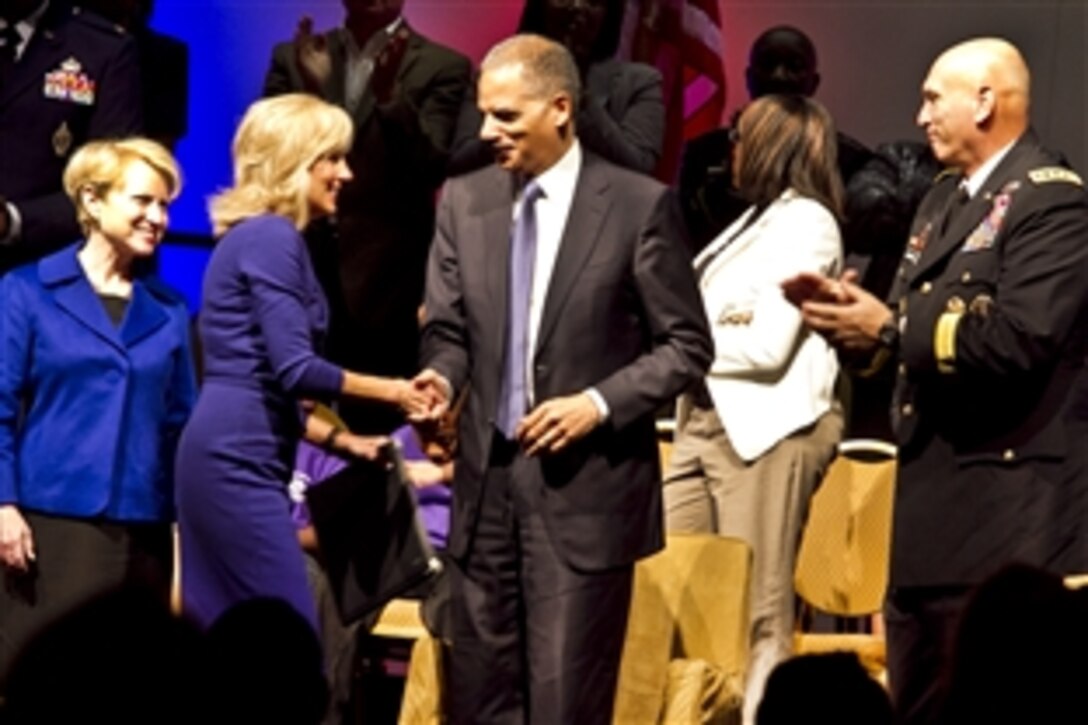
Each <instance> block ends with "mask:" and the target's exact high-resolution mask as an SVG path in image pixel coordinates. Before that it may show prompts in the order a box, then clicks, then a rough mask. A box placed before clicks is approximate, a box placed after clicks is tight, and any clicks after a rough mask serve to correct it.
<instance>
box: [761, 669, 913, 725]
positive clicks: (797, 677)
mask: <svg viewBox="0 0 1088 725" xmlns="http://www.w3.org/2000/svg"><path fill="white" fill-rule="evenodd" d="M803 722H813V723H835V724H836V725H890V724H891V722H892V706H891V702H890V701H889V699H888V694H887V693H886V692H885V691H884V688H883V687H882V686H881V685H880V684H879V683H878V682H877V681H876V680H874V679H873V678H872V677H871V676H870V675H869V673H868V672H866V671H865V668H864V667H862V665H861V662H860V661H859V660H858V657H857V655H856V654H854V653H853V652H831V653H827V654H811V655H802V656H800V657H794V658H793V659H790V660H786V661H785V662H782V663H781V664H779V665H778V666H777V667H775V668H774V671H772V672H771V676H770V677H769V678H768V679H767V687H766V689H765V690H764V691H763V700H762V701H761V702H760V703H759V709H758V710H757V711H756V725H795V724H796V723H803Z"/></svg>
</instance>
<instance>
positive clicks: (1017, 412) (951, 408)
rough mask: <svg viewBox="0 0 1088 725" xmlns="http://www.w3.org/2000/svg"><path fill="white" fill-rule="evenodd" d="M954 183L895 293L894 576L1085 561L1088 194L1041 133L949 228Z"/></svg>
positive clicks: (912, 580)
mask: <svg viewBox="0 0 1088 725" xmlns="http://www.w3.org/2000/svg"><path fill="white" fill-rule="evenodd" d="M958 182H959V177H950V178H946V179H944V180H942V181H941V182H940V183H939V184H938V185H937V186H936V187H935V188H934V189H933V191H932V192H930V194H929V195H928V196H927V197H926V198H925V200H924V201H923V202H922V205H921V206H920V207H919V210H918V214H917V216H916V218H915V221H914V224H913V228H912V234H911V239H910V241H909V242H908V245H907V251H906V253H905V255H904V261H903V264H902V266H901V267H900V270H899V275H898V279H897V281H896V285H895V287H894V288H893V290H892V297H891V299H892V300H893V305H894V306H895V307H896V308H897V309H898V311H899V314H900V319H901V325H902V326H903V328H902V329H903V333H902V336H901V341H900V349H899V360H900V363H901V364H900V365H899V369H898V378H899V379H898V381H897V386H896V394H895V406H894V412H893V424H894V426H893V427H894V428H895V431H896V435H897V439H898V443H899V447H900V469H899V470H900V473H899V485H898V487H897V490H896V503H895V524H894V539H893V552H892V570H891V574H892V584H893V585H895V586H918V585H944V584H957V585H958V584H970V583H973V582H977V581H979V580H981V579H982V578H984V577H985V576H987V575H988V574H990V573H992V572H993V571H995V570H996V569H997V568H999V567H1000V566H1001V565H1003V564H1005V563H1008V562H1010V561H1013V560H1019V561H1023V562H1026V563H1030V564H1036V565H1040V566H1047V567H1051V568H1055V569H1058V570H1063V569H1071V568H1079V567H1080V566H1083V562H1082V561H1073V560H1071V559H1070V556H1069V555H1070V554H1074V553H1077V554H1078V555H1077V556H1076V557H1075V558H1076V559H1079V558H1080V557H1079V553H1078V552H1079V548H1080V546H1081V545H1082V540H1081V539H1080V536H1081V533H1080V532H1081V529H1082V528H1083V527H1084V522H1085V519H1086V518H1088V511H1086V510H1085V507H1084V503H1085V499H1086V498H1088V497H1086V495H1085V491H1086V490H1088V489H1086V481H1085V476H1084V474H1083V471H1082V470H1080V469H1081V468H1082V458H1083V454H1082V453H1081V451H1082V449H1083V448H1084V447H1085V439H1084V437H1083V435H1082V434H1083V433H1084V431H1083V425H1082V424H1081V423H1079V422H1077V421H1076V420H1074V419H1073V416H1072V415H1071V406H1070V402H1071V400H1072V396H1070V395H1069V394H1068V393H1069V390H1070V388H1071V386H1072V385H1073V383H1074V381H1075V380H1076V378H1077V376H1078V375H1079V373H1080V371H1081V368H1082V361H1083V359H1084V347H1085V342H1086V332H1088V326H1086V325H1085V303H1086V299H1088V244H1086V243H1085V241H1086V240H1088V196H1086V195H1085V192H1084V189H1083V188H1082V187H1081V185H1080V183H1079V180H1077V179H1076V177H1075V175H1072V174H1070V173H1068V172H1066V171H1065V170H1064V169H1061V168H1060V167H1058V166H1057V162H1056V159H1055V157H1053V156H1051V155H1050V154H1049V153H1047V152H1046V151H1044V150H1043V149H1042V148H1041V147H1040V146H1039V144H1038V142H1037V140H1036V139H1035V137H1034V135H1033V134H1031V133H1028V134H1027V135H1025V136H1024V137H1023V138H1021V139H1020V140H1019V141H1018V142H1017V143H1016V145H1015V146H1014V147H1013V148H1012V149H1011V150H1010V152H1009V154H1008V155H1007V156H1006V157H1005V158H1004V159H1003V160H1002V161H1001V163H1000V164H999V165H998V167H997V168H996V169H995V170H994V172H993V173H992V174H991V175H990V177H989V178H988V179H987V180H986V182H985V183H984V185H983V187H982V189H981V190H980V191H979V193H978V194H976V195H975V196H974V197H972V199H971V200H970V201H969V202H968V203H967V205H966V206H965V207H964V208H962V209H961V210H959V211H958V212H956V213H955V216H953V217H951V218H950V221H949V223H948V225H947V227H946V228H945V231H944V232H943V233H942V232H941V229H942V223H941V217H942V215H943V213H944V209H945V208H946V206H947V205H948V204H949V202H950V197H951V196H952V195H953V194H955V193H956V187H957V185H958ZM902 320H905V322H903V321H902ZM941 326H943V330H944V332H942V328H941ZM946 333H947V334H946ZM942 340H944V341H945V342H942ZM946 348H949V349H954V360H952V361H948V360H947V359H946V360H945V362H944V363H942V364H940V365H939V364H938V359H937V357H938V354H940V355H941V356H942V358H947V356H948V353H947V350H946Z"/></svg>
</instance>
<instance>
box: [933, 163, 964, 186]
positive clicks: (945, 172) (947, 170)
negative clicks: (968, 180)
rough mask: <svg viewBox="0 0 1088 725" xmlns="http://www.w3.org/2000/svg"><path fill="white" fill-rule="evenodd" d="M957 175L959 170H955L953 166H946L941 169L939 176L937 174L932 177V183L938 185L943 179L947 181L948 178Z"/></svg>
mask: <svg viewBox="0 0 1088 725" xmlns="http://www.w3.org/2000/svg"><path fill="white" fill-rule="evenodd" d="M959 173H960V172H959V169H957V168H956V167H955V166H946V167H944V168H943V169H941V171H940V173H939V174H937V175H936V176H934V177H933V183H934V184H939V183H940V182H942V181H944V180H945V179H949V178H951V177H953V176H958V175H959Z"/></svg>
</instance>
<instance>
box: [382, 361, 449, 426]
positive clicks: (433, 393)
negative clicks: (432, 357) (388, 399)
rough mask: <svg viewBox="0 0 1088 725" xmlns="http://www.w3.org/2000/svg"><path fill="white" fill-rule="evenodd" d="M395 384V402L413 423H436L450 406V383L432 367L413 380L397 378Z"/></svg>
mask: <svg viewBox="0 0 1088 725" xmlns="http://www.w3.org/2000/svg"><path fill="white" fill-rule="evenodd" d="M393 384H394V396H393V399H394V401H393V402H395V403H396V404H397V405H398V406H400V408H401V410H403V411H404V413H405V414H406V415H407V416H408V420H410V421H412V422H413V423H435V422H437V421H438V420H439V419H440V418H441V417H442V416H443V415H445V414H446V411H448V410H449V408H450V396H451V394H452V391H451V390H450V384H449V382H448V381H447V380H446V379H445V378H444V377H442V376H441V375H439V374H438V373H436V372H435V371H434V370H432V369H430V368H427V369H426V370H423V371H422V372H420V373H419V374H418V375H416V376H415V377H414V378H412V379H411V380H396V381H394V382H393Z"/></svg>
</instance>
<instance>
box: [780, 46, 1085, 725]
mask: <svg viewBox="0 0 1088 725" xmlns="http://www.w3.org/2000/svg"><path fill="white" fill-rule="evenodd" d="M1029 85H1030V81H1029V74H1028V69H1027V66H1026V65H1025V63H1024V60H1023V58H1022V57H1021V56H1020V53H1019V52H1018V51H1017V50H1016V48H1014V47H1013V46H1012V45H1010V44H1009V43H1007V42H1005V41H1003V40H997V39H991V38H984V39H976V40H972V41H967V42H965V43H962V44H960V45H957V46H954V47H952V48H951V49H949V50H948V51H946V52H945V53H943V54H942V55H941V56H939V57H938V58H937V60H936V61H935V62H934V64H933V66H932V68H931V69H930V71H929V75H928V76H927V77H926V79H925V82H924V84H923V86H922V106H921V110H920V111H919V113H918V124H919V125H920V126H921V127H922V128H923V129H925V132H926V136H927V137H928V139H929V143H930V146H931V148H932V149H933V153H934V155H935V156H936V157H937V158H938V160H940V161H941V162H942V163H944V164H947V165H949V166H951V167H953V172H952V173H949V174H947V175H946V176H944V177H943V178H942V179H941V181H939V182H938V183H937V184H936V185H935V186H934V188H933V190H932V191H931V192H930V193H929V194H928V195H927V197H926V198H925V200H924V201H923V202H922V204H921V206H920V207H919V209H918V213H917V215H916V216H915V220H914V225H913V228H912V232H911V238H910V241H909V242H908V244H907V248H906V252H905V253H904V255H903V262H902V264H901V266H900V269H899V273H898V275H897V279H896V283H895V286H894V287H893V289H892V292H891V296H890V300H891V305H890V306H885V305H884V304H883V303H882V302H880V301H879V300H878V299H877V298H875V297H874V296H872V295H871V294H869V293H867V292H865V291H864V290H863V289H862V288H861V287H859V286H858V285H857V284H855V280H853V279H852V278H851V277H849V276H847V277H844V278H843V279H841V280H830V279H827V278H821V277H817V276H813V275H807V276H801V277H798V278H795V279H793V280H790V281H789V282H787V283H786V284H785V285H784V287H785V289H786V290H787V294H788V295H790V296H791V297H792V298H793V299H794V300H796V301H799V302H800V301H801V300H807V301H804V302H802V303H801V304H802V312H803V315H804V318H805V320H806V322H807V323H808V324H809V325H811V326H812V327H814V328H815V329H817V330H819V331H820V332H822V333H823V334H825V335H827V336H828V337H829V339H831V340H832V341H833V342H835V343H836V344H837V345H839V346H840V347H841V348H842V349H843V351H845V352H848V353H852V354H855V355H859V354H863V355H865V356H867V357H869V356H871V358H872V363H873V364H874V365H875V364H879V363H880V361H881V360H882V359H888V360H891V361H893V362H896V363H897V368H898V370H897V373H898V379H897V384H896V391H895V397H894V405H893V415H892V423H893V427H894V428H895V432H896V436H897V441H898V444H899V482H898V485H897V487H896V501H895V514H894V516H895V518H894V533H893V540H892V561H891V581H890V586H891V588H890V590H889V594H888V601H887V605H886V612H885V613H886V619H887V634H888V670H889V675H890V680H891V687H892V694H893V699H894V701H895V704H896V707H897V709H898V710H899V713H900V716H901V718H902V721H903V722H907V723H928V722H934V721H936V720H937V719H938V718H939V716H940V713H939V710H940V700H941V697H942V693H941V690H940V686H939V681H940V680H941V678H942V677H943V676H944V673H945V672H946V671H947V669H948V664H949V661H950V657H949V655H950V652H951V642H952V635H953V629H954V626H955V623H956V620H957V618H958V615H959V613H960V611H961V610H962V608H963V605H964V601H965V598H966V594H967V590H968V587H969V586H971V585H972V584H976V583H978V582H980V581H981V580H982V579H984V578H985V577H987V576H988V575H990V574H992V573H994V572H995V571H996V570H998V569H999V568H1001V567H1002V566H1003V565H1004V564H1007V563H1009V562H1011V561H1020V562H1025V563H1029V564H1034V565H1037V566H1042V567H1045V568H1048V569H1051V570H1053V571H1056V572H1059V573H1065V572H1071V571H1078V570H1083V568H1084V566H1085V562H1084V560H1083V555H1084V538H1083V528H1084V526H1085V522H1086V520H1088V512H1086V510H1085V499H1086V482H1085V476H1084V465H1083V463H1084V461H1083V453H1082V449H1083V448H1084V440H1085V432H1086V431H1085V425H1084V423H1083V422H1081V421H1078V420H1077V419H1076V417H1075V416H1074V415H1073V405H1074V404H1075V397H1076V396H1075V395H1071V394H1070V390H1071V389H1074V384H1075V382H1076V381H1077V378H1078V375H1079V374H1080V373H1081V370H1082V367H1083V359H1084V346H1085V343H1086V335H1085V333H1086V331H1088V329H1086V325H1085V300H1086V297H1088V245H1085V243H1084V240H1085V239H1088V196H1086V195H1085V193H1084V189H1083V187H1082V184H1081V180H1080V178H1079V177H1078V176H1077V175H1076V174H1074V173H1073V172H1072V171H1070V170H1069V169H1067V168H1065V167H1063V166H1060V165H1059V164H1058V163H1057V162H1056V160H1055V159H1056V157H1055V156H1053V155H1052V154H1050V153H1049V152H1047V151H1045V150H1044V149H1043V148H1042V147H1041V146H1040V145H1039V142H1038V140H1037V139H1036V137H1035V135H1034V134H1033V133H1032V131H1031V130H1030V128H1029V120H1028V106H1029Z"/></svg>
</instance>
